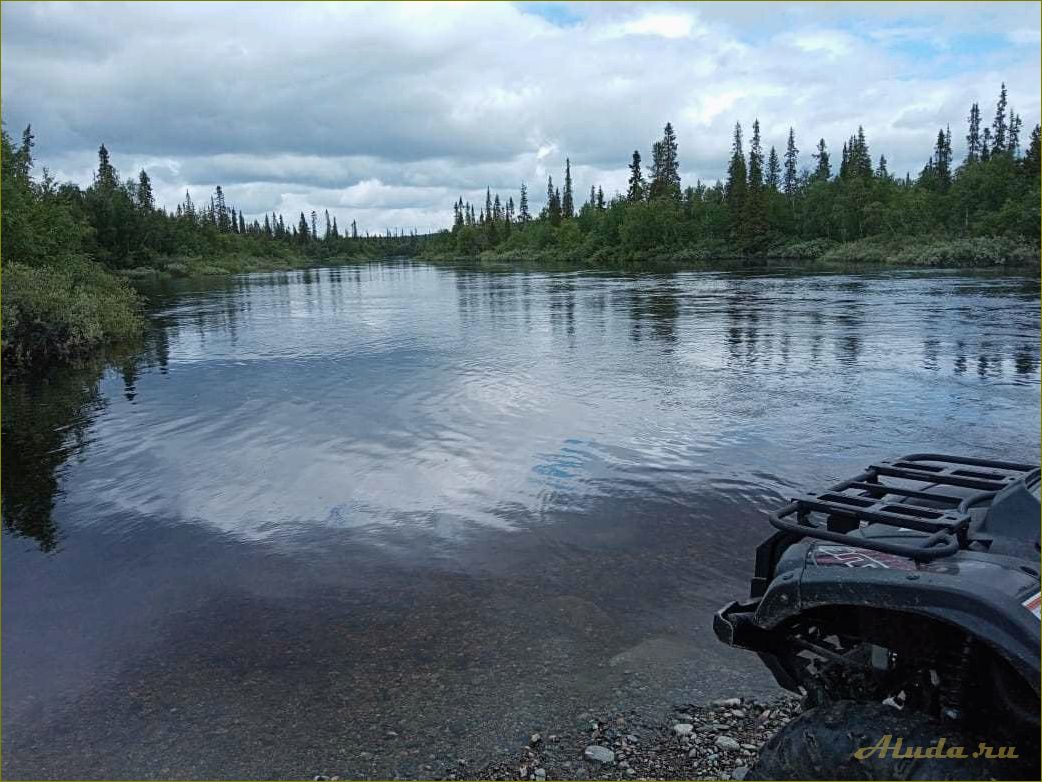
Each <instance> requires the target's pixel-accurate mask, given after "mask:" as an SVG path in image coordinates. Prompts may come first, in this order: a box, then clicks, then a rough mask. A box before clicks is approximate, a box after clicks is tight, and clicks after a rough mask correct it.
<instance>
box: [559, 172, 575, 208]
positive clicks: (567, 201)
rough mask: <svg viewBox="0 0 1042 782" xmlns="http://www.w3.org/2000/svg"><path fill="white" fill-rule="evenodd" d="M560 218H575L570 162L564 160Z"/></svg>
mask: <svg viewBox="0 0 1042 782" xmlns="http://www.w3.org/2000/svg"><path fill="white" fill-rule="evenodd" d="M561 216H562V217H563V218H564V219H566V220H568V219H570V218H572V217H575V196H574V193H573V192H572V161H571V160H569V159H568V158H565V159H564V193H563V194H562V196H561Z"/></svg>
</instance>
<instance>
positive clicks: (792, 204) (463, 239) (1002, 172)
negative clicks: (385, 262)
mask: <svg viewBox="0 0 1042 782" xmlns="http://www.w3.org/2000/svg"><path fill="white" fill-rule="evenodd" d="M991 117H993V119H990V118H991ZM955 132H956V133H958V132H959V131H955ZM963 132H964V134H965V135H964V136H963V138H962V139H959V140H958V141H959V142H961V143H960V144H959V147H958V148H959V149H960V150H961V154H960V156H959V159H956V155H955V152H954V150H955V149H956V146H955V145H954V144H953V131H952V128H951V126H947V127H944V128H939V129H938V131H937V136H936V138H935V139H934V140H933V148H932V150H930V151H929V152H927V151H926V150H925V149H924V155H923V157H924V165H923V167H922V169H921V170H920V171H919V172H917V173H916V174H914V175H912V174H911V173H909V172H905V173H900V174H899V173H897V172H894V171H891V170H890V169H889V167H888V165H887V159H886V156H885V154H882V153H879V154H876V153H875V152H874V151H872V150H870V143H869V139H868V137H867V134H866V132H865V129H864V128H862V127H858V128H857V130H856V131H855V132H854V133H852V134H851V135H850V137H849V138H848V139H847V140H846V141H844V142H843V144H842V147H841V148H840V150H839V151H838V152H837V151H836V150H834V149H831V148H830V147H829V145H828V143H827V142H826V140H825V139H820V138H810V139H801V138H799V137H798V136H797V134H796V132H795V130H793V129H792V128H790V129H789V131H788V135H787V138H786V139H785V141H784V143H783V144H781V145H772V146H770V147H769V148H768V147H767V144H766V143H765V142H764V140H763V138H762V136H761V132H760V123H759V122H758V121H754V122H753V123H752V126H751V128H749V129H748V131H747V130H746V129H744V128H743V127H742V126H741V124H736V125H735V127H734V133H733V137H732V140H731V156H730V160H729V162H728V164H727V176H726V179H725V180H724V181H722V182H716V183H713V184H709V183H705V182H701V181H698V182H695V183H694V184H693V185H692V184H689V185H687V186H686V187H685V186H684V185H683V183H682V182H681V177H680V153H679V147H680V145H679V142H678V139H677V136H676V134H675V132H674V130H673V127H672V125H670V124H668V123H667V124H666V126H665V128H664V130H663V134H662V138H661V139H660V140H658V141H656V142H655V143H654V144H653V145H652V148H651V155H650V165H648V161H647V160H646V159H645V158H643V157H642V156H641V153H640V151H639V150H634V152H633V156H632V158H631V160H630V163H629V179H628V186H627V190H626V192H625V193H621V192H620V193H615V194H613V195H612V196H611V197H610V198H608V197H606V196H605V193H604V190H603V188H602V187H600V186H597V185H593V186H591V187H590V189H589V191H588V193H586V192H583V193H577V192H576V191H575V189H574V187H573V183H572V171H571V163H570V161H568V160H566V162H565V167H564V171H563V172H562V173H563V177H562V178H561V179H559V180H558V181H559V182H560V184H557V183H556V182H555V179H554V177H553V176H552V175H551V176H549V177H548V178H547V182H546V193H545V200H544V206H543V207H542V209H541V211H539V212H538V214H536V213H533V211H532V208H531V206H530V199H531V193H530V192H529V190H528V186H527V184H525V183H522V184H521V187H520V191H519V193H518V195H517V199H516V200H515V198H514V196H513V195H512V194H511V195H510V196H508V197H507V198H506V199H505V200H504V198H503V197H502V196H501V195H500V194H499V193H494V192H492V191H491V189H490V190H488V191H487V192H486V195H485V203H484V204H477V205H475V204H472V203H467V202H465V201H463V199H460V200H458V201H457V202H456V203H455V204H454V205H453V210H454V222H453V226H452V228H451V230H447V231H445V232H443V233H441V234H440V235H438V236H436V237H433V238H432V240H431V241H430V242H428V243H426V244H425V252H426V253H427V254H428V255H430V256H432V257H446V258H452V257H459V256H465V257H469V256H481V257H482V258H488V259H502V260H520V259H525V260H556V259H560V260H575V261H580V262H584V263H589V264H593V265H603V264H614V263H623V264H627V265H636V266H640V265H641V264H647V263H649V262H654V261H665V262H673V263H685V262H696V263H697V262H707V261H709V262H711V261H714V260H725V259H735V260H752V261H753V262H755V261H756V259H757V258H777V259H806V260H819V261H820V260H823V261H832V262H837V263H843V262H868V263H892V264H909V265H934V266H936V265H947V266H959V265H965V266H997V265H1031V264H1036V265H1037V264H1038V261H1039V169H1040V162H1039V127H1038V125H1036V126H1035V127H1034V129H1032V130H1031V131H1030V132H1029V133H1028V134H1027V137H1026V138H1024V133H1023V128H1022V125H1021V119H1020V116H1019V115H1018V114H1017V113H1016V112H1015V111H1014V110H1013V109H1012V108H1011V107H1010V105H1009V100H1008V97H1007V94H1006V87H1005V85H1002V87H1001V89H1000V92H999V96H998V100H997V101H996V105H995V107H994V112H988V113H987V115H986V114H985V113H984V111H982V109H981V107H980V106H979V105H978V104H977V103H974V104H973V105H972V106H971V107H970V109H969V113H968V117H967V120H966V125H965V129H964V131H963ZM807 147H809V149H807Z"/></svg>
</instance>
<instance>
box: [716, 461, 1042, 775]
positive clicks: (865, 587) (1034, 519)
mask: <svg viewBox="0 0 1042 782" xmlns="http://www.w3.org/2000/svg"><path fill="white" fill-rule="evenodd" d="M769 519H770V523H771V525H772V526H773V527H774V528H775V529H776V532H774V534H773V535H771V537H769V538H768V539H767V540H766V541H764V542H763V543H762V544H761V545H760V546H759V547H758V548H757V550H756V566H755V573H754V576H753V579H752V589H751V593H750V597H749V599H748V600H740V601H735V602H732V603H729V604H728V605H726V606H724V607H723V608H721V609H720V610H719V611H718V612H717V613H716V616H715V617H714V620H713V629H714V631H715V632H716V635H717V637H718V638H719V639H720V640H721V641H723V642H724V643H726V644H729V645H731V646H736V647H739V648H742V649H749V650H752V651H754V652H756V653H757V654H758V655H759V656H760V658H761V659H762V660H763V662H764V663H765V664H766V665H767V667H768V668H769V669H770V670H771V672H772V673H773V674H774V678H775V679H776V680H777V682H778V683H779V684H780V685H781V686H782V687H784V688H786V689H788V690H790V691H792V692H794V693H797V694H799V695H801V696H802V698H803V712H802V713H801V714H800V716H799V717H797V718H796V719H795V720H793V721H792V722H791V723H789V725H788V726H786V727H785V728H783V729H782V730H781V731H779V732H778V733H777V734H776V735H775V736H774V737H773V738H772V739H771V740H770V741H768V742H767V743H766V744H765V745H764V747H763V748H762V750H761V752H760V754H759V757H758V759H757V761H756V763H755V764H754V765H753V767H752V768H751V769H750V771H749V773H748V775H747V777H746V778H747V779H969V778H1020V779H1038V778H1039V710H1040V701H1039V655H1040V647H1039V627H1040V621H1039V617H1040V613H1039V611H1040V602H1042V597H1040V591H1039V553H1040V550H1039V522H1040V504H1039V468H1038V467H1037V466H1035V465H1030V464H1018V463H1014V462H1007V461H995V460H990V459H974V458H965V457H956V456H946V455H942V454H932V453H920V454H912V455H910V456H905V457H903V458H899V459H893V460H886V461H880V462H878V463H876V464H872V465H871V466H869V467H868V468H867V469H866V470H865V471H864V472H862V473H861V474H859V475H857V476H855V477H853V478H851V479H849V480H846V481H843V482H842V483H838V484H836V485H835V486H833V487H832V488H830V489H827V490H826V491H822V492H811V493H808V494H806V495H803V496H800V497H797V498H796V499H794V500H793V501H792V502H790V503H789V504H787V505H785V506H784V507H783V508H781V509H780V510H777V511H775V512H773V513H771V514H769ZM959 748H961V749H962V751H961V752H959V751H958V749H959ZM960 755H963V756H964V757H960ZM1014 756H1015V757H1014Z"/></svg>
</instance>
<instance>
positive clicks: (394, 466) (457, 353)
mask: <svg viewBox="0 0 1042 782" xmlns="http://www.w3.org/2000/svg"><path fill="white" fill-rule="evenodd" d="M150 292H151V294H152V308H153V316H152V321H153V327H152V329H151V331H150V333H149V335H148V337H147V339H146V341H145V343H144V344H143V345H142V346H141V348H140V349H138V350H135V351H131V352H125V353H123V354H120V355H118V356H114V357H110V358H109V360H108V361H106V362H100V361H99V362H95V363H88V364H87V365H85V366H83V367H79V368H75V369H72V368H70V369H66V370H62V371H59V372H57V373H55V374H53V375H52V376H51V377H50V378H48V380H47V382H45V383H44V382H32V383H29V382H11V383H6V384H5V386H4V398H3V505H4V535H3V553H2V556H3V574H2V585H3V639H2V643H3V649H2V651H3V670H2V684H3V747H4V751H3V774H4V776H5V777H6V778H15V777H22V778H34V779H42V778H77V777H79V778H82V777H94V778H118V777H133V778H150V777H175V778H216V777H225V778H239V779H241V778H256V777H260V778H273V777H296V778H310V777H311V776H312V775H315V774H340V775H341V776H344V777H361V776H375V777H379V778H391V777H393V776H394V775H395V774H402V775H420V776H424V775H426V776H430V775H432V774H437V773H441V772H442V771H443V770H444V769H446V768H449V767H451V766H452V765H453V764H455V763H457V762H458V761H459V760H461V759H462V760H464V761H466V762H468V763H476V762H479V761H480V759H481V758H482V757H483V756H484V755H487V754H489V753H492V752H494V751H495V750H496V749H509V748H513V747H516V746H518V745H519V743H523V741H524V740H525V739H526V738H527V736H528V734H529V733H530V732H532V731H533V730H536V729H540V728H541V729H543V730H546V731H549V732H553V730H554V728H555V726H560V725H562V724H571V721H574V720H576V719H578V718H579V715H581V714H582V712H584V711H586V710H598V709H603V708H615V707H618V708H637V709H651V710H654V709H665V708H668V707H669V706H670V705H672V704H673V703H674V702H699V701H702V700H705V699H707V698H712V697H718V696H721V695H732V694H736V693H737V694H743V693H753V694H756V693H765V692H769V691H771V690H772V688H773V686H774V685H773V683H772V681H771V680H770V678H769V676H768V675H767V673H766V672H765V670H763V669H762V666H761V664H760V663H759V661H758V660H757V659H756V658H755V657H754V656H753V655H751V654H745V653H742V652H736V651H733V650H730V649H728V648H726V647H724V646H722V645H721V644H719V643H718V642H717V641H716V640H715V638H714V637H713V635H712V631H711V628H710V620H711V616H712V612H713V611H714V610H715V609H716V608H717V607H718V606H720V605H721V604H722V603H724V602H725V601H727V600H730V599H733V598H736V597H744V596H745V594H746V590H747V588H748V578H749V575H750V572H751V568H752V558H753V549H754V547H755V545H756V544H757V542H758V541H759V540H760V539H761V538H763V537H764V536H766V534H767V533H768V525H767V524H766V520H765V518H764V512H765V511H766V510H768V509H770V508H772V507H774V506H777V505H778V504H780V503H782V502H783V501H784V500H785V499H786V498H787V497H789V496H791V495H793V494H795V493H797V492H799V491H802V490H804V489H810V488H814V487H818V486H821V485H822V484H827V483H829V482H831V481H835V480H837V479H840V478H842V477H845V476H847V475H848V474H851V473H853V472H855V471H856V470H858V469H860V468H861V467H863V466H865V465H866V464H868V463H869V462H870V461H873V460H876V459H879V458H885V457H889V456H894V455H898V454H901V453H902V452H911V451H924V450H925V451H947V452H954V453H962V454H975V455H984V456H991V457H999V458H1003V459H1014V460H1024V461H1036V460H1038V458H1039V388H1040V386H1039V380H1040V378H1039V285H1038V280H1037V278H1031V279H1024V278H1018V277H1000V276H974V275H968V274H965V273H960V272H911V271H887V272H879V273H871V274H806V273H796V272H785V271H773V272H763V273H751V272H750V273H722V272H721V273H705V272H686V273H676V274H667V275H647V276H635V275H621V274H617V273H600V274H598V273H590V272H558V273H550V272H537V271H524V272H523V271H488V270H480V269H477V268H473V267H467V266H459V267H451V266H437V267H435V266H429V265H425V264H421V263H405V262H402V263H374V264H368V265H359V266H344V267H334V268H324V269H315V270H307V271H297V272H290V273H276V274H263V275H251V276H245V277H239V278H234V279H230V280H224V281H211V282H209V283H198V282H197V283H191V284H190V283H181V284H179V285H169V286H166V287H164V288H159V287H157V288H155V289H154V290H152V291H150Z"/></svg>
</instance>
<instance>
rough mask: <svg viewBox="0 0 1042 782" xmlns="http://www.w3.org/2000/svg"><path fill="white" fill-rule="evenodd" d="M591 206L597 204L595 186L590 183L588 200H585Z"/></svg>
mask: <svg viewBox="0 0 1042 782" xmlns="http://www.w3.org/2000/svg"><path fill="white" fill-rule="evenodd" d="M587 203H588V204H589V205H590V206H591V207H595V206H597V188H596V187H594V186H593V185H590V200H589V201H588V202H587Z"/></svg>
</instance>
